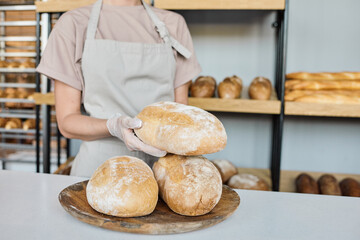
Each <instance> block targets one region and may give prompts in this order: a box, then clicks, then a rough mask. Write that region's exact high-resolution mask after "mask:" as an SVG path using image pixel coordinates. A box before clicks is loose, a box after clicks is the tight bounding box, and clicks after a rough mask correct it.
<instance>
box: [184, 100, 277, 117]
mask: <svg viewBox="0 0 360 240" xmlns="http://www.w3.org/2000/svg"><path fill="white" fill-rule="evenodd" d="M189 105H191V106H195V107H199V108H202V109H204V110H207V111H214V112H238V113H262V114H280V105H281V102H280V101H278V100H269V101H262V100H250V99H221V98H192V97H190V98H189Z"/></svg>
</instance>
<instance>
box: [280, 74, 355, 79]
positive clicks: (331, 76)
mask: <svg viewBox="0 0 360 240" xmlns="http://www.w3.org/2000/svg"><path fill="white" fill-rule="evenodd" d="M286 79H301V80H360V72H319V73H309V72H294V73H288V74H286Z"/></svg>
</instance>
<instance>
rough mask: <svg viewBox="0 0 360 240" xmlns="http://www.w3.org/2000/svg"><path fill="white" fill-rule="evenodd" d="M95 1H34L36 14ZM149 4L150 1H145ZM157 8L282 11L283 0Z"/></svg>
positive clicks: (190, 1) (168, 3)
mask: <svg viewBox="0 0 360 240" xmlns="http://www.w3.org/2000/svg"><path fill="white" fill-rule="evenodd" d="M95 1H96V0H76V1H74V0H49V1H47V2H42V1H36V2H35V5H36V11H37V12H66V11H69V10H72V9H75V8H78V7H83V6H87V5H91V4H93V3H94V2H95ZM146 2H147V3H150V0H146ZM154 5H155V7H157V8H163V9H169V10H175V9H184V10H185V9H186V10H222V9H223V10H283V9H285V0H253V1H249V0H206V1H203V0H197V1H196V0H154Z"/></svg>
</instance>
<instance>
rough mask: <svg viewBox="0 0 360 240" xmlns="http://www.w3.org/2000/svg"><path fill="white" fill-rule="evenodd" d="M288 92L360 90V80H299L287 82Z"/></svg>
mask: <svg viewBox="0 0 360 240" xmlns="http://www.w3.org/2000/svg"><path fill="white" fill-rule="evenodd" d="M285 89H286V90H360V80H314V81H308V80H298V79H292V80H287V81H286V82H285Z"/></svg>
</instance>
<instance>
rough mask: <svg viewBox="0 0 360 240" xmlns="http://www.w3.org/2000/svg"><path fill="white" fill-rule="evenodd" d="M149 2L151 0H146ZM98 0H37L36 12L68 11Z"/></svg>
mask: <svg viewBox="0 0 360 240" xmlns="http://www.w3.org/2000/svg"><path fill="white" fill-rule="evenodd" d="M145 1H146V2H147V3H149V2H150V0H145ZM94 2H96V0H48V1H47V2H41V1H36V2H35V6H36V12H48V13H51V12H67V11H70V10H72V9H75V8H79V7H84V6H87V5H91V4H93V3H94Z"/></svg>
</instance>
